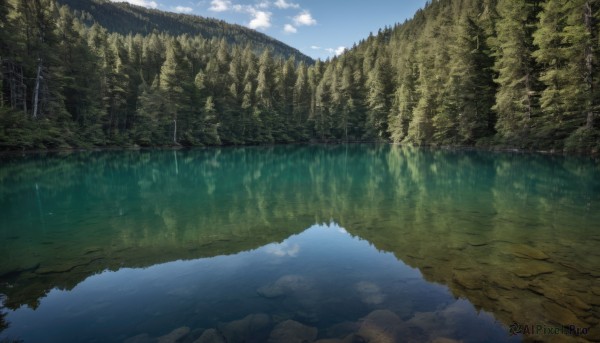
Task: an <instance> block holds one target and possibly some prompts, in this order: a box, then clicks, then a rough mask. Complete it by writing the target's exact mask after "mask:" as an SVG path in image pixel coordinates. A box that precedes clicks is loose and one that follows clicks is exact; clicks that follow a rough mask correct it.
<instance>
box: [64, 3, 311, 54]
mask: <svg viewBox="0 0 600 343" xmlns="http://www.w3.org/2000/svg"><path fill="white" fill-rule="evenodd" d="M58 3H59V4H63V5H67V6H69V7H70V8H71V9H72V10H73V11H74V12H75V15H76V16H77V17H78V18H80V20H82V21H83V22H85V23H86V24H88V25H90V26H91V25H92V24H94V23H98V24H99V25H100V26H102V27H104V28H106V29H107V30H108V31H109V32H116V33H120V34H123V35H127V34H129V33H132V34H134V35H135V34H141V35H147V34H149V33H152V32H160V33H167V34H169V35H172V36H180V35H183V34H188V35H200V36H202V37H203V38H208V39H210V38H213V37H216V38H225V40H226V41H227V43H229V44H239V45H241V46H244V45H246V44H251V45H252V47H253V48H254V49H255V50H256V51H257V52H260V51H262V50H264V49H266V48H271V49H273V53H274V55H276V56H282V57H284V58H285V59H287V58H289V57H290V56H294V57H295V59H296V61H303V62H305V63H308V64H312V63H313V62H314V61H313V60H312V58H310V57H308V56H306V55H304V54H303V53H301V52H300V51H298V50H297V49H295V48H292V47H290V46H288V45H286V44H284V43H282V42H280V41H278V40H276V39H274V38H272V37H269V36H267V35H265V34H263V33H261V32H258V31H255V30H252V29H249V28H247V27H244V26H241V25H236V24H229V23H227V22H225V21H222V20H217V19H213V18H205V17H200V16H196V15H189V14H179V13H172V12H164V11H160V10H156V9H149V8H145V7H141V6H136V5H132V4H129V3H126V2H111V1H108V0H58Z"/></svg>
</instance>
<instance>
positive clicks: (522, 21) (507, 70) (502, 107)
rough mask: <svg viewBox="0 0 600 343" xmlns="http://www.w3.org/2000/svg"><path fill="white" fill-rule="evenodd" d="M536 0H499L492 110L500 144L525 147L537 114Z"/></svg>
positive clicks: (537, 2) (537, 1)
mask: <svg viewBox="0 0 600 343" xmlns="http://www.w3.org/2000/svg"><path fill="white" fill-rule="evenodd" d="M539 2H540V1H539V0H500V2H499V3H498V13H499V15H500V19H499V20H498V22H497V24H496V30H497V37H496V39H495V40H494V41H493V42H492V44H494V45H495V46H496V50H497V52H496V54H495V57H496V62H495V65H494V69H495V70H496V72H497V73H498V77H497V78H496V80H495V82H496V83H497V84H498V92H497V93H496V103H495V105H494V107H493V108H494V110H495V111H496V113H497V116H498V120H497V123H496V130H497V131H498V135H499V137H500V139H501V140H502V141H505V142H507V143H510V144H524V143H525V142H526V141H528V140H529V139H530V138H529V135H530V130H531V125H532V121H533V120H534V119H535V118H536V117H537V116H538V115H539V114H538V108H539V105H538V92H539V91H540V87H539V82H538V79H539V67H538V65H537V64H536V61H535V60H534V58H533V52H534V50H535V46H534V45H533V31H534V28H535V25H534V23H535V21H536V17H537V15H538V13H539V10H540V7H539Z"/></svg>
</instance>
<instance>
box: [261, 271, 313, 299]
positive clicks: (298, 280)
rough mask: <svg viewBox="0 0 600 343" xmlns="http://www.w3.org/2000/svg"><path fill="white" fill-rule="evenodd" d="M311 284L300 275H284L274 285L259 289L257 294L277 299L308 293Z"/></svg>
mask: <svg viewBox="0 0 600 343" xmlns="http://www.w3.org/2000/svg"><path fill="white" fill-rule="evenodd" d="M312 287H313V285H312V282H310V281H309V280H308V279H307V278H305V277H304V276H301V275H285V276H282V277H280V278H279V279H278V280H277V281H275V282H274V283H271V284H268V285H265V286H262V287H260V288H259V289H258V290H257V292H258V294H260V295H261V296H263V297H265V298H277V297H281V296H285V295H289V294H291V293H296V292H302V291H308V290H310V289H311V288H312Z"/></svg>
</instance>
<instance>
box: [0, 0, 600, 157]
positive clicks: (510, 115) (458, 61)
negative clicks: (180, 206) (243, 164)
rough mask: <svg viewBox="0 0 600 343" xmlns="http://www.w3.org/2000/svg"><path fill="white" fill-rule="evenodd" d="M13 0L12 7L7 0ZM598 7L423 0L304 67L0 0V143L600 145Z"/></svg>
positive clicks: (39, 1)
mask: <svg viewBox="0 0 600 343" xmlns="http://www.w3.org/2000/svg"><path fill="white" fill-rule="evenodd" d="M11 4H12V6H11ZM599 7H600V5H599V3H598V1H594V0H571V1H564V0H545V1H542V0H435V1H431V2H430V3H428V4H427V5H426V7H425V8H424V9H422V10H420V11H418V12H417V13H416V14H415V16H414V18H413V19H411V20H409V21H407V22H405V23H403V24H397V25H395V26H393V27H386V28H385V29H382V30H381V31H380V32H379V33H378V34H376V35H371V36H369V37H368V38H366V39H365V40H363V41H361V42H359V43H358V44H357V45H356V46H355V47H353V48H352V49H351V50H350V51H348V52H346V53H344V54H343V55H341V56H339V57H338V58H334V59H333V60H331V61H326V62H322V61H317V62H316V63H315V64H314V65H307V64H306V63H303V62H300V63H298V62H297V60H294V59H288V60H287V61H286V60H281V59H278V58H274V56H273V54H272V53H271V52H270V51H268V50H267V51H265V52H264V53H261V54H260V55H257V54H256V49H255V47H254V46H253V45H252V44H248V45H245V46H244V47H242V46H240V45H239V44H234V45H232V44H230V43H229V42H228V41H227V40H226V39H220V40H219V39H216V38H212V39H206V38H203V37H199V36H191V35H187V34H186V35H181V36H174V35H168V34H164V33H151V34H148V35H123V34H119V33H110V32H109V31H107V30H106V29H104V28H102V27H101V26H99V25H93V26H91V27H88V26H87V25H85V24H84V23H82V22H81V21H80V20H79V19H78V18H77V17H76V16H74V15H73V13H72V12H70V11H69V10H68V9H66V8H59V7H58V6H57V4H56V3H55V0H10V1H9V0H0V11H3V13H0V26H1V28H2V30H0V56H1V62H2V73H1V75H2V82H0V84H1V85H2V90H1V92H0V95H1V96H0V101H1V103H0V105H1V107H0V148H1V149H14V148H44V147H46V148H57V147H68V146H71V147H73V146H77V147H81V146H83V147H91V146H115V145H116V146H130V145H138V146H161V145H169V144H175V145H184V146H197V145H221V144H224V145H227V144H265V143H266V144H270V143H286V142H306V141H381V142H389V141H393V142H402V143H405V144H414V145H444V146H457V145H460V146H465V145H467V146H470V145H477V146H494V147H495V146H499V147H515V148H525V149H543V150H559V151H560V150H576V151H587V152H590V151H596V152H597V151H599V150H600V138H599V136H600V135H599V129H600V119H599V118H598V112H599V106H600V105H599V102H600V93H599V90H600V85H599V84H598V80H600V75H599V71H598V58H599V54H600V34H599V29H600V25H599V23H600V20H599V19H600V9H599Z"/></svg>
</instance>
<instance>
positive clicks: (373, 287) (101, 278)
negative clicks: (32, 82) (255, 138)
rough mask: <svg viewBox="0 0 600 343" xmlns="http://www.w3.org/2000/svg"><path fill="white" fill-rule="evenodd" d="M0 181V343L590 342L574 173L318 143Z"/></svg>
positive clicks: (592, 318)
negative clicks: (16, 342)
mask: <svg viewBox="0 0 600 343" xmlns="http://www.w3.org/2000/svg"><path fill="white" fill-rule="evenodd" d="M0 163H1V164H0V209H1V210H0V211H1V212H0V213H1V216H0V294H1V298H2V300H1V301H2V309H0V312H2V317H1V321H0V340H2V339H6V341H8V342H10V341H12V340H23V341H25V342H129V343H133V342H138V343H139V342H162V343H164V342H198V343H202V342H267V341H268V342H295V341H297V342H302V341H306V342H312V341H317V340H322V342H427V341H430V342H437V343H443V342H455V341H463V342H519V341H522V340H541V341H550V342H563V341H583V342H585V341H598V340H600V330H599V329H598V327H600V324H599V323H600V281H599V279H600V164H599V163H598V161H597V160H594V159H591V158H584V157H565V156H547V155H541V154H520V153H494V152H483V151H453V150H450V151H446V150H431V149H416V148H410V147H399V146H389V145H347V146H344V145H338V146H325V145H316V146H278V147H248V148H221V149H217V148H211V149H196V150H179V151H171V150H168V151H164V150H161V151H120V152H116V151H106V152H80V153H69V154H62V155H60V154H59V155H56V154H48V155H29V154H28V155H24V156H17V155H9V156H3V157H2V158H1V159H0ZM327 339H329V340H327Z"/></svg>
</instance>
